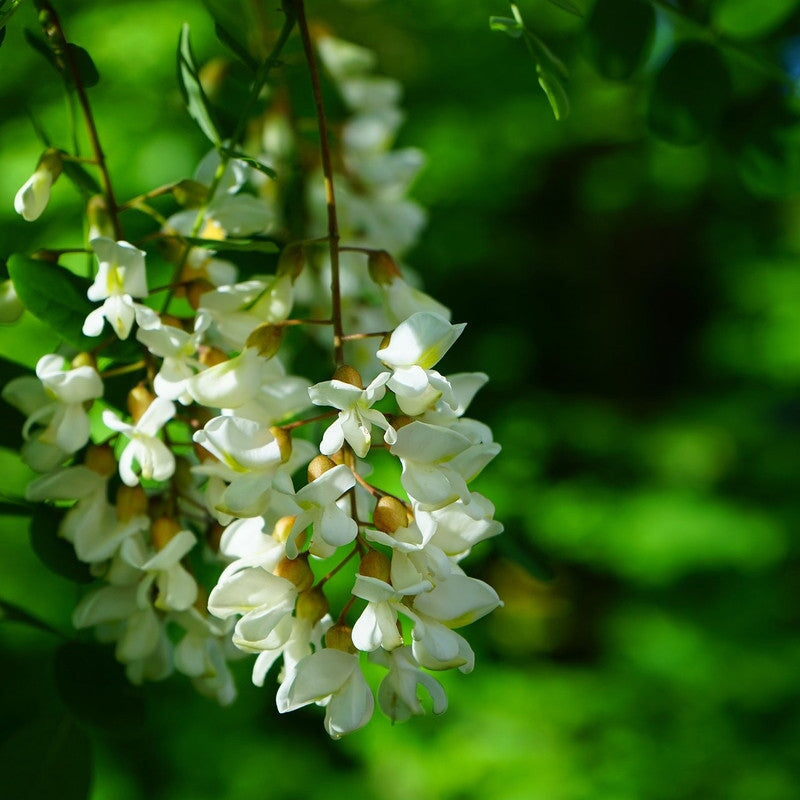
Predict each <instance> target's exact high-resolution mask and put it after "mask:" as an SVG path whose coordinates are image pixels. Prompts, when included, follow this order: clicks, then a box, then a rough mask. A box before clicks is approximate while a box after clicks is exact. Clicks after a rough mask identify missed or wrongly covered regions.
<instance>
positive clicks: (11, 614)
mask: <svg viewBox="0 0 800 800" xmlns="http://www.w3.org/2000/svg"><path fill="white" fill-rule="evenodd" d="M0 622H19V623H21V624H22V625H27V626H28V627H29V628H36V629H37V630H40V631H44V632H45V633H54V634H55V635H56V636H61V635H62V634H61V633H60V632H59V631H57V630H56V629H55V628H53V627H51V626H50V625H48V624H47V623H46V622H44V621H43V620H40V619H39V618H38V617H34V616H33V614H29V613H28V612H27V611H26V610H25V609H24V608H20V607H19V606H18V605H17V604H16V603H10V602H9V601H8V600H3V599H2V598H0Z"/></svg>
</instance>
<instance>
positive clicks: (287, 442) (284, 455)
mask: <svg viewBox="0 0 800 800" xmlns="http://www.w3.org/2000/svg"><path fill="white" fill-rule="evenodd" d="M269 432H270V433H271V434H272V435H273V436H274V437H275V441H276V442H277V443H278V447H279V448H280V451H281V461H282V462H283V463H284V464H285V463H286V462H287V461H288V460H289V456H291V454H292V434H291V433H289V431H285V430H284V429H283V428H279V427H278V426H277V425H276V426H273V427H272V428H270V429H269Z"/></svg>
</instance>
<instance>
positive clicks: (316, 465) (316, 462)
mask: <svg viewBox="0 0 800 800" xmlns="http://www.w3.org/2000/svg"><path fill="white" fill-rule="evenodd" d="M335 466H336V464H335V463H334V462H333V461H331V459H330V458H328V456H317V457H316V458H315V459H313V460H312V461H311V463H310V464H309V465H308V482H309V483H311V481H315V480H316V479H317V478H319V477H320V475H324V474H325V473H326V472H327V471H328V470H329V469H333V468H334V467H335Z"/></svg>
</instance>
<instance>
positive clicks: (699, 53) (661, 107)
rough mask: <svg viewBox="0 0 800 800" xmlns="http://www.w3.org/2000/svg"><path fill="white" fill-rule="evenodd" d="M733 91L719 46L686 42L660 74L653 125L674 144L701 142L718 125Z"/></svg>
mask: <svg viewBox="0 0 800 800" xmlns="http://www.w3.org/2000/svg"><path fill="white" fill-rule="evenodd" d="M730 93H731V81H730V76H729V74H728V67H727V65H726V64H725V62H724V61H723V59H722V56H720V54H719V52H718V51H717V49H716V48H715V47H712V46H711V45H708V44H705V43H703V42H683V43H682V44H680V45H679V46H678V47H677V48H676V50H675V52H674V53H673V54H672V57H671V58H670V59H669V61H667V63H666V64H665V65H664V66H663V67H662V69H661V71H660V72H659V73H658V75H657V76H656V79H655V84H654V86H653V90H652V92H651V94H650V106H649V109H648V115H647V119H648V123H649V125H650V128H651V129H652V130H653V132H654V133H655V134H656V135H657V136H659V137H661V138H662V139H666V140H667V141H669V142H672V143H673V144H680V145H690V144H697V143H698V142H700V141H702V140H703V139H704V138H705V137H706V136H707V135H708V133H709V132H710V131H711V130H712V128H714V126H715V125H716V123H717V121H718V120H719V118H720V116H721V115H722V112H723V111H724V110H725V106H726V105H727V103H728V99H729V97H730Z"/></svg>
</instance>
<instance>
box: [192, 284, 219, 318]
mask: <svg viewBox="0 0 800 800" xmlns="http://www.w3.org/2000/svg"><path fill="white" fill-rule="evenodd" d="M214 289H216V286H214V284H213V283H211V282H210V281H207V280H204V279H203V278H198V279H197V280H196V281H192V282H191V283H190V284H189V285H188V286H187V287H186V299H187V300H188V301H189V305H190V306H191V307H192V308H193V309H194V310H195V311H196V310H197V309H198V308H200V303H201V302H202V297H203V295H204V294H206V293H207V292H213V291H214Z"/></svg>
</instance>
